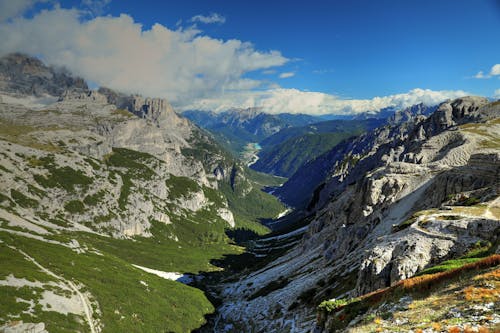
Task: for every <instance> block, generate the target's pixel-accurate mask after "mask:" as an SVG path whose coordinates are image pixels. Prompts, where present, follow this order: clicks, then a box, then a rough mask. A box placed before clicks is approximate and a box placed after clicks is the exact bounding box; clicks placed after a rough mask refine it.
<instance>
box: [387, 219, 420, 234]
mask: <svg viewBox="0 0 500 333" xmlns="http://www.w3.org/2000/svg"><path fill="white" fill-rule="evenodd" d="M417 218H418V217H417V216H415V215H413V216H412V217H410V218H409V219H407V220H405V221H403V222H401V223H400V224H398V225H393V226H392V232H393V233H394V232H398V231H401V230H404V229H406V228H408V227H409V226H411V225H412V224H413V223H415V221H417Z"/></svg>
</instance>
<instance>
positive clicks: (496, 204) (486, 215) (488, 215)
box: [483, 197, 500, 220]
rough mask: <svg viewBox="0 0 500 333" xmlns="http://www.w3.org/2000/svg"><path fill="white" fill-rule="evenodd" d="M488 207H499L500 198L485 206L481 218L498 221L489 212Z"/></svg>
mask: <svg viewBox="0 0 500 333" xmlns="http://www.w3.org/2000/svg"><path fill="white" fill-rule="evenodd" d="M490 207H500V197H498V198H496V199H495V200H493V201H492V202H490V203H489V204H488V206H486V209H485V211H484V214H483V216H484V217H485V218H487V219H492V220H498V218H497V217H496V216H495V215H494V214H493V213H492V212H491V210H490Z"/></svg>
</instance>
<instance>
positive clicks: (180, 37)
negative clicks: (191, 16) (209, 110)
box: [0, 7, 288, 103]
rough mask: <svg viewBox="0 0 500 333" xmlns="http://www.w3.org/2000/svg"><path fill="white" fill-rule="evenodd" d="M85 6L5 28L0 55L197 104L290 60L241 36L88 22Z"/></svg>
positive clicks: (118, 21)
mask: <svg viewBox="0 0 500 333" xmlns="http://www.w3.org/2000/svg"><path fill="white" fill-rule="evenodd" d="M85 15H86V14H85V13H82V11H80V10H78V9H63V8H59V7H54V8H53V9H51V10H43V11H41V12H39V13H38V14H36V15H35V16H34V17H32V18H23V17H18V18H15V19H12V20H9V21H6V22H4V23H1V24H0V40H1V41H2V42H1V43H0V55H4V54H7V53H10V52H24V53H27V54H32V55H39V56H41V57H42V58H43V60H45V61H46V62H48V63H49V64H56V65H61V66H66V67H67V68H69V69H70V70H71V71H73V72H74V73H75V74H78V75H81V76H83V77H84V78H85V79H87V80H90V81H93V82H95V83H97V84H98V85H102V86H109V87H112V88H114V89H117V90H120V91H123V92H126V93H140V94H143V95H147V96H156V97H165V98H168V99H169V100H171V101H172V102H177V103H180V102H183V103H186V102H187V101H192V100H193V99H196V98H200V97H205V96H207V95H212V94H214V93H215V94H216V93H224V92H226V91H228V90H234V89H236V90H239V89H250V88H255V87H257V86H258V85H259V82H258V81H256V80H250V79H246V78H244V76H245V74H246V73H248V72H252V71H256V70H265V69H270V68H273V67H276V66H281V65H283V64H285V63H286V62H287V61H288V59H287V58H285V57H284V56H283V55H282V54H281V53H280V52H279V51H259V50H256V49H255V48H254V47H253V45H252V44H250V43H248V42H243V41H240V40H237V39H230V40H219V39H214V38H211V37H209V36H206V35H204V34H203V33H202V32H201V31H200V30H198V29H196V28H195V27H191V28H187V29H182V28H178V29H177V30H171V29H169V28H167V27H165V26H163V25H161V24H155V25H153V26H152V27H151V28H150V29H144V28H143V27H142V25H141V24H139V23H137V22H134V20H133V18H132V17H130V16H129V15H125V14H122V15H120V16H119V17H112V16H101V17H96V18H92V19H84V17H85Z"/></svg>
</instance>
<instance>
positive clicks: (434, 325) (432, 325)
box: [431, 323, 441, 332]
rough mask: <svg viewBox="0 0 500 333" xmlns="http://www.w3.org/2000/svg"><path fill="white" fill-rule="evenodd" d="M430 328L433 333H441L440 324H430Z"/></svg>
mask: <svg viewBox="0 0 500 333" xmlns="http://www.w3.org/2000/svg"><path fill="white" fill-rule="evenodd" d="M431 327H432V329H433V330H434V331H438V332H441V324H440V323H432V324H431Z"/></svg>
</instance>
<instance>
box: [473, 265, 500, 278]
mask: <svg viewBox="0 0 500 333" xmlns="http://www.w3.org/2000/svg"><path fill="white" fill-rule="evenodd" d="M474 280H500V268H499V269H495V270H494V271H491V272H488V273H484V274H481V275H478V276H476V277H475V278H474Z"/></svg>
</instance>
